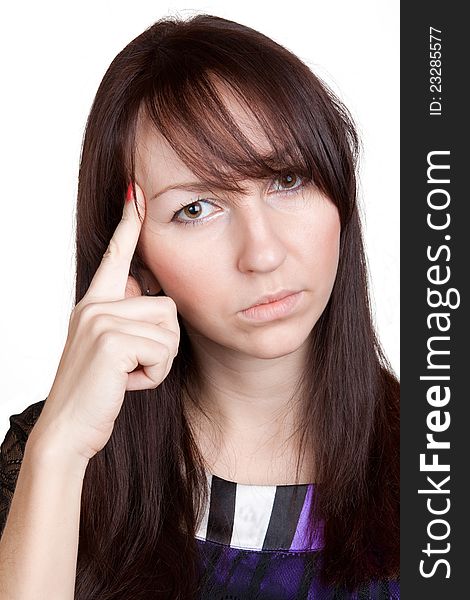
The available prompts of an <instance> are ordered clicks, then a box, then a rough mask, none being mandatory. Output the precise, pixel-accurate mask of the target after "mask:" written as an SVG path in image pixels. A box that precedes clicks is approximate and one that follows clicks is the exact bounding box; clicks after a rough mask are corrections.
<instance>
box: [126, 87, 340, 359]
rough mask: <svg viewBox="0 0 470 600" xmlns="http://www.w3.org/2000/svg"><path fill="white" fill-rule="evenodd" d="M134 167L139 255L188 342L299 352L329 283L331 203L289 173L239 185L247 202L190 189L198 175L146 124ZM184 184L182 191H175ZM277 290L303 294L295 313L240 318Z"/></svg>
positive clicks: (336, 223) (240, 119) (241, 115)
mask: <svg viewBox="0 0 470 600" xmlns="http://www.w3.org/2000/svg"><path fill="white" fill-rule="evenodd" d="M226 104H227V105H228V106H229V107H230V110H231V111H232V114H233V116H234V117H235V118H236V120H237V123H238V124H239V126H240V127H241V128H242V130H244V133H246V134H248V133H249V134H250V136H251V139H252V140H253V141H256V143H259V144H260V145H262V144H263V143H266V142H265V141H264V140H263V139H262V137H261V136H259V137H258V138H255V137H254V136H255V135H256V128H255V127H254V125H253V123H251V122H250V121H249V117H248V116H247V114H246V113H245V112H244V111H243V110H242V109H241V107H240V106H239V105H238V104H237V103H236V102H235V101H234V100H233V99H229V98H228V97H227V98H226ZM136 160H137V164H136V180H137V183H138V184H139V185H140V186H141V187H142V189H143V191H144V194H145V197H146V215H145V220H144V223H143V226H142V231H141V236H140V239H139V249H140V252H141V255H142V257H143V259H144V261H145V263H146V265H147V267H148V269H149V270H150V272H151V273H152V274H153V276H154V277H155V279H156V284H155V285H156V286H157V287H156V288H155V287H154V289H157V290H158V289H159V287H162V288H163V290H164V292H165V294H166V295H167V296H170V297H171V298H173V300H174V301H175V303H176V305H177V308H178V313H179V315H180V318H181V319H182V322H183V323H184V325H185V326H186V328H187V331H188V333H189V335H190V336H191V337H192V339H194V341H198V340H199V341H201V342H204V343H210V344H216V345H219V346H222V347H223V348H225V349H232V350H234V351H236V352H241V353H244V354H247V355H250V356H256V357H259V358H274V357H279V356H283V355H286V354H290V353H291V352H293V351H295V350H297V349H298V348H299V347H300V346H301V345H302V344H303V343H304V342H305V340H306V338H307V337H308V335H309V333H310V332H311V330H312V328H313V327H314V325H315V323H316V322H317V320H318V318H319V317H320V315H321V313H322V312H323V310H324V308H325V306H326V304H327V302H328V299H329V297H330V294H331V290H332V287H333V284H334V280H335V276H336V271H337V266H338V258H339V240H340V220H339V214H338V211H337V208H336V206H335V205H334V204H333V202H332V201H331V200H330V199H329V198H327V197H326V196H324V195H323V194H322V193H321V192H320V191H319V190H318V189H317V188H316V187H315V186H313V185H310V186H306V187H303V186H302V179H301V178H300V177H299V176H296V174H295V173H291V177H290V178H289V177H288V178H285V177H282V178H277V179H272V180H270V181H266V180H263V181H261V180H249V181H245V182H243V184H244V185H246V187H247V188H248V189H249V193H248V194H246V195H245V194H243V195H242V194H238V195H235V194H234V193H233V192H232V193H230V194H228V193H226V192H223V191H217V195H215V194H214V193H213V192H212V193H211V192H210V191H209V190H207V189H206V190H204V189H193V190H191V189H190V188H191V185H188V184H191V183H192V182H196V181H198V179H197V177H196V176H195V175H194V174H193V173H192V172H191V171H190V170H189V169H188V168H187V167H186V166H185V165H184V163H183V162H182V161H181V160H180V159H179V158H178V156H177V155H176V154H175V152H174V151H173V149H172V148H171V146H170V145H169V144H168V143H167V142H166V140H165V139H164V138H163V136H161V135H160V134H158V133H156V132H155V130H154V129H153V128H152V127H150V126H145V125H140V128H139V129H138V152H137V156H136ZM182 184H186V186H187V188H189V189H185V188H183V187H179V188H176V186H181V185H182ZM169 188H174V189H169ZM165 190H166V191H165ZM289 190H290V191H289ZM156 194H159V195H158V197H154V196H155V195H156ZM198 198H199V200H198ZM232 199H235V201H236V204H234V203H232V202H231V200H232ZM185 206H186V208H183V207H185ZM176 211H179V212H177V213H176V214H174V213H175V212H176ZM283 288H287V289H289V290H299V291H300V290H302V294H300V296H299V297H298V298H299V299H298V303H297V305H296V308H295V309H294V310H293V312H291V313H290V314H288V315H284V316H283V317H281V318H276V319H273V320H268V321H262V322H260V321H250V320H248V319H246V318H243V316H242V315H241V313H240V311H242V310H243V309H245V308H247V307H249V306H251V305H253V304H255V303H256V301H257V300H258V298H259V297H260V296H262V295H265V294H269V293H274V292H277V291H278V290H280V289H283ZM151 289H152V288H151ZM201 336H202V337H201Z"/></svg>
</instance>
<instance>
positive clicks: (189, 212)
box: [183, 202, 202, 217]
mask: <svg viewBox="0 0 470 600" xmlns="http://www.w3.org/2000/svg"><path fill="white" fill-rule="evenodd" d="M183 212H184V214H185V215H186V216H187V217H197V216H198V215H200V214H201V213H202V209H201V205H200V203H199V202H193V203H192V204H188V205H187V206H185V207H184V208H183Z"/></svg>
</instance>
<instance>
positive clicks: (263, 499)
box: [230, 483, 276, 550]
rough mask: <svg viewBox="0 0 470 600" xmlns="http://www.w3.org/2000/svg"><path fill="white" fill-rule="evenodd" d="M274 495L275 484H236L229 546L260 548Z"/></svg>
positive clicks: (266, 528)
mask: <svg viewBox="0 0 470 600" xmlns="http://www.w3.org/2000/svg"><path fill="white" fill-rule="evenodd" d="M275 495H276V486H275V485H261V486H253V485H246V484H241V483H238V484H237V490H236V496H235V516H234V523H233V531H232V539H231V541H230V545H231V546H233V547H238V548H248V549H256V550H261V549H262V547H263V542H264V538H265V536H266V531H267V530H268V525H269V519H270V517H271V512H272V509H273V504H274V496H275Z"/></svg>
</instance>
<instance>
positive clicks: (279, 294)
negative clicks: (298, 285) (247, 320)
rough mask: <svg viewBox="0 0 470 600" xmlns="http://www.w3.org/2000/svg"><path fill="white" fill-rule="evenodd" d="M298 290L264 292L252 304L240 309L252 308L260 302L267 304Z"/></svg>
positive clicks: (259, 304) (260, 303)
mask: <svg viewBox="0 0 470 600" xmlns="http://www.w3.org/2000/svg"><path fill="white" fill-rule="evenodd" d="M298 292H299V290H286V289H283V290H280V291H278V292H274V293H272V294H265V295H264V296H261V297H260V298H258V300H256V301H255V303H254V304H251V305H250V306H247V307H246V308H244V309H242V310H249V309H250V308H254V307H255V306H261V305H262V304H269V303H271V302H277V301H278V300H283V299H284V298H287V296H291V295H292V294H297V293H298Z"/></svg>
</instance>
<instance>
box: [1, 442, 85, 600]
mask: <svg viewBox="0 0 470 600" xmlns="http://www.w3.org/2000/svg"><path fill="white" fill-rule="evenodd" d="M42 448H43V445H42V444H33V443H32V442H30V441H29V440H28V444H27V445H26V449H25V453H24V457H23V461H22V465H21V469H20V472H19V474H18V479H17V482H16V488H15V493H14V496H13V498H12V501H11V505H10V510H9V513H8V518H7V521H6V524H5V529H4V531H3V535H2V538H1V540H0V598H2V600H69V599H70V600H73V597H74V589H75V576H76V567H77V552H78V533H79V523H80V505H81V493H82V487H83V477H84V475H85V470H86V464H84V463H83V464H82V463H81V462H75V461H71V460H70V458H67V457H66V456H65V455H62V454H61V453H59V452H58V453H56V454H54V453H53V452H52V451H51V450H50V449H49V450H48V449H45V450H44V449H42Z"/></svg>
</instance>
